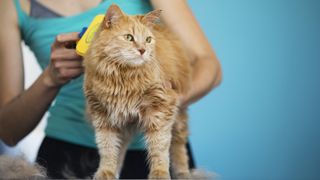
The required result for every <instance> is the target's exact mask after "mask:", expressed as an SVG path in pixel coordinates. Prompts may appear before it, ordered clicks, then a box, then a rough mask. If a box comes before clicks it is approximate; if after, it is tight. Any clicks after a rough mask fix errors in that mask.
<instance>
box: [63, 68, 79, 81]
mask: <svg viewBox="0 0 320 180" xmlns="http://www.w3.org/2000/svg"><path fill="white" fill-rule="evenodd" d="M82 73H83V68H71V69H70V68H62V69H59V74H58V76H59V78H61V79H72V78H76V77H78V76H79V75H81V74H82Z"/></svg>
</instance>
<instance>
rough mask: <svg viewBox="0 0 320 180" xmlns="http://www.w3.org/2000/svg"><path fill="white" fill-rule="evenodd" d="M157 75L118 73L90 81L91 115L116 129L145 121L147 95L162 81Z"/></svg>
mask: <svg viewBox="0 0 320 180" xmlns="http://www.w3.org/2000/svg"><path fill="white" fill-rule="evenodd" d="M157 76H159V75H158V74H157V73H156V72H155V71H153V72H152V73H151V71H150V72H145V71H143V70H135V71H132V72H121V71H117V72H115V73H114V74H112V73H110V74H108V75H106V76H104V77H103V78H102V77H99V76H87V77H86V86H85V91H86V96H87V98H88V102H89V105H90V108H91V111H95V112H96V113H99V114H101V116H103V117H106V118H105V120H106V121H108V123H111V124H112V125H119V124H126V123H128V122H132V121H134V120H136V119H139V118H141V116H140V110H141V105H142V104H143V103H144V102H145V101H148V100H147V99H146V98H147V97H145V96H144V95H145V93H146V92H147V91H148V90H149V89H150V87H154V85H155V84H160V83H161V82H160V78H159V77H157Z"/></svg>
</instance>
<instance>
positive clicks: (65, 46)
mask: <svg viewBox="0 0 320 180" xmlns="http://www.w3.org/2000/svg"><path fill="white" fill-rule="evenodd" d="M78 34H79V33H77V32H73V33H68V34H60V35H58V36H57V37H56V39H55V41H54V43H53V44H52V46H51V54H50V63H49V65H48V67H47V68H46V69H45V71H44V75H45V83H46V84H47V85H48V86H50V87H60V86H62V85H64V84H66V83H68V82H69V81H70V80H72V79H74V78H77V77H78V76H80V75H81V74H82V73H83V66H82V57H81V56H79V55H78V54H77V53H76V51H75V49H74V45H75V43H76V41H77V40H79V37H78Z"/></svg>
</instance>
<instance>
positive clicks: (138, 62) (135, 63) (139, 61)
mask: <svg viewBox="0 0 320 180" xmlns="http://www.w3.org/2000/svg"><path fill="white" fill-rule="evenodd" d="M145 62H146V60H144V59H143V57H140V58H132V59H128V63H130V65H133V66H139V65H142V64H144V63H145Z"/></svg>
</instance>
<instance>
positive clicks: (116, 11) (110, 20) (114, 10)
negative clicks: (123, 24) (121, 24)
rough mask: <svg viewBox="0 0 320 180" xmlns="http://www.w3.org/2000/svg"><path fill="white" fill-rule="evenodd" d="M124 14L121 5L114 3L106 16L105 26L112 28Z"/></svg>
mask: <svg viewBox="0 0 320 180" xmlns="http://www.w3.org/2000/svg"><path fill="white" fill-rule="evenodd" d="M123 16H124V13H123V12H122V10H121V9H120V7H119V6H117V5H116V4H112V5H111V6H110V7H109V8H108V10H107V12H106V15H105V17H104V26H105V27H106V28H110V27H111V26H112V25H114V24H115V23H116V22H117V21H119V20H120V19H121V18H122V17H123Z"/></svg>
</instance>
